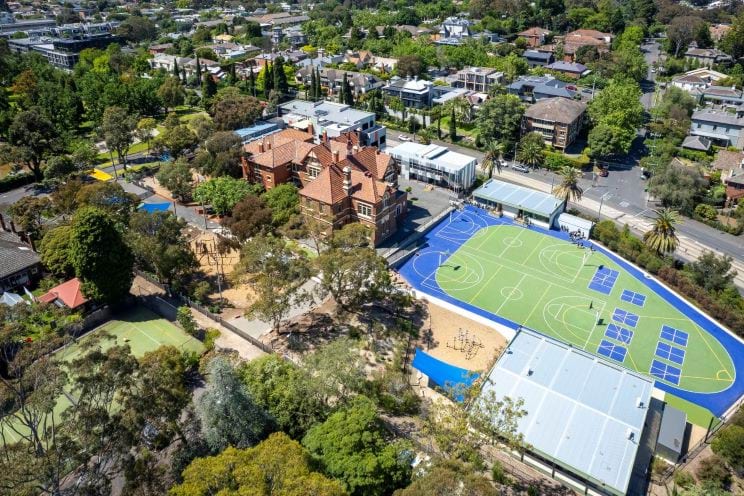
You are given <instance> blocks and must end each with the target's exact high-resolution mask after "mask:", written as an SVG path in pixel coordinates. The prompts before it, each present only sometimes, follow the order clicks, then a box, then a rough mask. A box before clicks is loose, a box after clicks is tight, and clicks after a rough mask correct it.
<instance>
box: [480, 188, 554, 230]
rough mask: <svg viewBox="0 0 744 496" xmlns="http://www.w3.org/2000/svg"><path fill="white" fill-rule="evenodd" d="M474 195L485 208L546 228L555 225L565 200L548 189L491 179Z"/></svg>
mask: <svg viewBox="0 0 744 496" xmlns="http://www.w3.org/2000/svg"><path fill="white" fill-rule="evenodd" d="M473 199H474V200H475V202H476V203H477V204H478V205H480V206H481V207H483V208H487V209H490V210H493V211H495V212H499V213H500V214H501V215H506V216H507V217H511V218H513V219H520V220H529V222H530V223H532V224H535V225H537V226H540V227H543V228H545V229H550V228H552V227H555V225H556V219H557V218H558V216H559V215H560V213H561V212H563V209H564V206H565V205H564V202H563V200H559V199H558V198H556V197H555V196H553V195H551V194H549V193H543V192H542V191H537V190H535V189H531V188H526V187H524V186H519V185H518V184H511V183H507V182H504V181H499V180H496V179H489V180H488V181H486V182H485V183H484V184H483V185H482V186H481V187H480V188H478V189H476V190H475V191H473Z"/></svg>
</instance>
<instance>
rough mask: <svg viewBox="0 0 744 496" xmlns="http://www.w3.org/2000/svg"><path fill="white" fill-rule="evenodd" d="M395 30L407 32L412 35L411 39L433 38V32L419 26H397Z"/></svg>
mask: <svg viewBox="0 0 744 496" xmlns="http://www.w3.org/2000/svg"><path fill="white" fill-rule="evenodd" d="M395 29H396V30H397V31H399V32H400V31H407V32H408V33H411V37H412V38H414V39H416V38H418V37H420V36H431V34H432V30H431V29H429V28H423V27H421V28H420V27H418V26H410V25H407V24H403V25H401V26H396V27H395Z"/></svg>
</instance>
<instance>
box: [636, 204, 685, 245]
mask: <svg viewBox="0 0 744 496" xmlns="http://www.w3.org/2000/svg"><path fill="white" fill-rule="evenodd" d="M655 212H656V219H655V220H654V226H653V227H652V228H651V230H650V231H648V232H647V233H646V234H644V235H643V241H644V243H646V246H648V247H649V248H651V249H652V250H654V251H656V253H658V254H660V255H664V254H667V253H672V252H674V250H676V249H677V246H678V245H679V238H678V237H677V232H676V227H675V226H676V225H677V224H678V223H679V213H677V212H676V211H675V210H672V209H670V208H663V209H661V210H656V211H655Z"/></svg>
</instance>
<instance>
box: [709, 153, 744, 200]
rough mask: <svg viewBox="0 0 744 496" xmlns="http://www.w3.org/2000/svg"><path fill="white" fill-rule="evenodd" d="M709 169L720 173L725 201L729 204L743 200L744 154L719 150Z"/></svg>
mask: <svg viewBox="0 0 744 496" xmlns="http://www.w3.org/2000/svg"><path fill="white" fill-rule="evenodd" d="M711 167H712V168H713V169H715V170H718V171H721V180H722V181H723V184H724V185H725V186H726V199H727V200H728V201H729V202H734V201H741V200H740V199H741V198H744V153H743V152H735V151H730V150H720V151H719V152H718V154H717V155H716V159H715V160H714V161H713V163H712V164H711Z"/></svg>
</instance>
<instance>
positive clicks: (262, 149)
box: [258, 141, 266, 153]
mask: <svg viewBox="0 0 744 496" xmlns="http://www.w3.org/2000/svg"><path fill="white" fill-rule="evenodd" d="M265 151H266V147H264V142H263V141H261V142H260V143H259V144H258V153H263V152H265Z"/></svg>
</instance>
